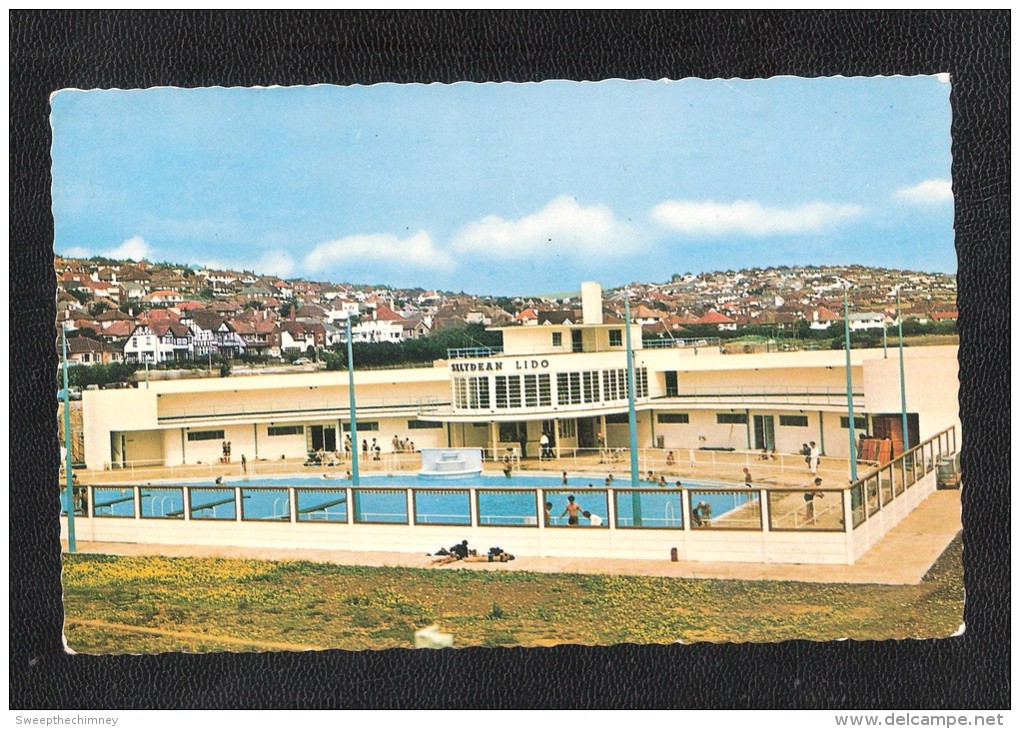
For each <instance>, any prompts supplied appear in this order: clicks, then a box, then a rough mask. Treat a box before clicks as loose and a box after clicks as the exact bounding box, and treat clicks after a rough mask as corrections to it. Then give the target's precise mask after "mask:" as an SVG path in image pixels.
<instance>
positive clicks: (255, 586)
mask: <svg viewBox="0 0 1020 729" xmlns="http://www.w3.org/2000/svg"><path fill="white" fill-rule="evenodd" d="M961 559H962V543H961V539H960V536H959V535H958V536H957V537H956V539H955V540H954V541H953V542H952V543H951V544H950V546H949V547H948V548H947V549H946V551H945V552H944V553H943V555H942V556H941V557H940V558H939V560H938V561H937V562H936V564H935V565H934V567H933V568H932V569H931V570H930V571H929V573H928V575H927V576H926V577H925V579H924V581H923V582H922V583H921V584H919V585H913V586H882V585H847V584H809V583H798V582H767V581H747V580H694V579H679V578H656V577H623V576H592V575H550V574H536V573H528V572H489V571H484V572H483V571H471V570H441V569H432V570H424V569H403V568H373V567H344V566H339V565H330V564H319V563H312V562H294V561H291V562H268V561H255V560H230V559H194V558H174V559H170V558H162V557H112V556H102V555H65V556H64V603H65V610H66V621H67V625H66V627H65V633H66V636H67V641H68V645H69V646H70V647H71V648H72V649H73V650H75V651H78V652H87V653H151V652H161V651H193V652H205V651H219V650H230V651H258V650H305V649H310V648H343V649H350V650H359V649H364V648H377V649H381V648H393V647H410V646H411V645H412V641H413V633H414V631H415V630H416V629H418V628H421V627H424V626H426V625H430V624H432V623H438V624H439V626H440V627H441V629H442V630H443V631H444V632H448V633H452V634H453V635H454V640H455V645H457V646H461V647H463V646H477V645H484V646H502V645H506V646H513V645H528V646H541V645H554V644H557V643H564V642H567V643H583V644H614V643H625V642H636V643H671V642H675V641H678V640H679V641H683V642H694V641H738V642H740V641H779V640H786V639H791V638H807V639H811V640H832V639H837V638H853V639H882V638H906V637H915V638H918V637H937V636H947V635H951V634H952V633H954V632H955V631H956V630H957V629H958V627H959V625H960V624H961V623H962V622H963V602H964V596H963V567H962V561H961Z"/></svg>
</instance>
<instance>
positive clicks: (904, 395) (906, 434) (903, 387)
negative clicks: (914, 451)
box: [896, 289, 910, 453]
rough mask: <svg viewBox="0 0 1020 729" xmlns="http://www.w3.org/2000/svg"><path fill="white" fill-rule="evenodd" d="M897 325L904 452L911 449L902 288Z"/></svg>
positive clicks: (898, 293)
mask: <svg viewBox="0 0 1020 729" xmlns="http://www.w3.org/2000/svg"><path fill="white" fill-rule="evenodd" d="M896 326H897V327H898V329H899V338H900V417H901V418H902V423H903V452H904V453H906V452H907V451H908V450H910V437H909V436H910V434H909V432H908V430H907V380H906V376H905V374H904V371H903V312H902V310H901V308H900V290H899V289H896Z"/></svg>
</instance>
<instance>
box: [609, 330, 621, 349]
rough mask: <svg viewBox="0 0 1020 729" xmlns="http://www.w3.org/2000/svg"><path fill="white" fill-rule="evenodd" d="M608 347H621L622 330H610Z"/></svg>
mask: <svg viewBox="0 0 1020 729" xmlns="http://www.w3.org/2000/svg"><path fill="white" fill-rule="evenodd" d="M609 346H610V347H622V346H623V330H622V329H610V330H609Z"/></svg>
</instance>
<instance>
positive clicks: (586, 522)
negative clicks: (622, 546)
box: [545, 489, 609, 527]
mask: <svg viewBox="0 0 1020 729" xmlns="http://www.w3.org/2000/svg"><path fill="white" fill-rule="evenodd" d="M545 499H546V510H547V512H548V513H549V521H548V523H547V525H548V526H551V527H563V526H566V527H573V526H583V527H608V526H609V497H608V493H607V492H606V491H605V490H604V489H578V490H576V491H562V490H561V491H546V492H545ZM550 504H551V507H550ZM550 508H551V511H550Z"/></svg>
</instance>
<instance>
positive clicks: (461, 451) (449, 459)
mask: <svg viewBox="0 0 1020 729" xmlns="http://www.w3.org/2000/svg"><path fill="white" fill-rule="evenodd" d="M481 473H482V449H481V448H422V450H421V470H420V471H418V476H419V477H420V478H463V477H467V476H478V475H481Z"/></svg>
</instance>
